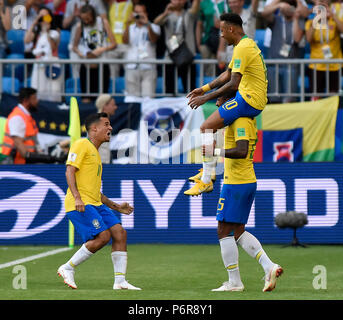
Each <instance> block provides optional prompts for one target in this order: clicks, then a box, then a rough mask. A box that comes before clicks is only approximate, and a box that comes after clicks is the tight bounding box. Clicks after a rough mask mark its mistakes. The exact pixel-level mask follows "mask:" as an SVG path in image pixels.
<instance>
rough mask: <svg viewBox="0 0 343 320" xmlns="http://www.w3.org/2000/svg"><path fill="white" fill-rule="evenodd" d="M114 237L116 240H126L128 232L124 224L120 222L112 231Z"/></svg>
mask: <svg viewBox="0 0 343 320" xmlns="http://www.w3.org/2000/svg"><path fill="white" fill-rule="evenodd" d="M112 238H113V240H114V241H115V242H126V239H127V232H126V230H125V229H124V228H123V227H122V225H120V224H118V225H116V226H115V229H114V230H113V232H112Z"/></svg>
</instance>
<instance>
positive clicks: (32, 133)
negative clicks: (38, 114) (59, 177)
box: [1, 107, 38, 164]
mask: <svg viewBox="0 0 343 320" xmlns="http://www.w3.org/2000/svg"><path fill="white" fill-rule="evenodd" d="M14 116H20V117H22V118H23V120H24V121H25V125H26V131H25V137H24V145H25V146H28V151H29V152H36V151H37V150H36V145H37V134H38V128H37V125H36V121H35V119H33V118H32V117H31V115H28V114H26V113H25V112H24V111H23V110H21V109H20V108H19V107H15V108H14V109H13V111H12V112H11V113H10V114H9V116H8V118H7V121H6V125H5V134H4V140H3V143H2V150H1V153H2V154H4V155H6V156H9V155H11V153H12V151H13V150H14V148H15V147H14V141H13V139H12V137H11V136H10V131H9V127H8V123H9V121H10V119H11V118H13V117H14ZM25 163H26V160H25V158H23V157H22V156H21V155H20V153H19V152H18V151H16V152H15V156H14V164H25Z"/></svg>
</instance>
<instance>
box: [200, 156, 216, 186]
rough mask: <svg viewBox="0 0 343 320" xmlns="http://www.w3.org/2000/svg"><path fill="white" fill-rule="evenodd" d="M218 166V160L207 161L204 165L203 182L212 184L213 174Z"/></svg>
mask: <svg viewBox="0 0 343 320" xmlns="http://www.w3.org/2000/svg"><path fill="white" fill-rule="evenodd" d="M216 165H217V159H213V160H212V161H207V162H203V163H202V168H203V171H202V176H201V181H202V182H203V183H210V182H211V176H212V173H213V170H215V168H216Z"/></svg>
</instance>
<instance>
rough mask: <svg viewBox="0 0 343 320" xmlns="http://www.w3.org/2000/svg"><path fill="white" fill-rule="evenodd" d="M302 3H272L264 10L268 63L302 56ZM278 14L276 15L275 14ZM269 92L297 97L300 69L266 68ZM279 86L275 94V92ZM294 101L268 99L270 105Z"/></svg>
mask: <svg viewBox="0 0 343 320" xmlns="http://www.w3.org/2000/svg"><path fill="white" fill-rule="evenodd" d="M302 6H303V5H302V3H301V1H300V0H287V1H280V0H274V1H273V2H272V3H271V4H270V5H268V6H266V7H265V8H264V11H263V13H262V16H263V17H264V19H265V20H266V22H267V25H268V27H269V28H270V29H271V30H272V38H271V46H270V49H269V51H268V59H301V58H303V57H304V53H305V37H304V35H305V20H304V18H301V10H303V8H302ZM276 11H279V14H275V12H276ZM267 70H268V92H269V93H271V94H273V93H276V94H277V95H278V94H279V93H287V92H290V93H297V91H298V77H299V65H291V66H289V65H286V64H281V65H278V72H277V69H276V66H275V65H269V66H268V68H267ZM277 84H278V88H279V90H278V92H276V88H277ZM295 100H296V98H295V97H291V96H288V97H283V98H280V96H279V95H278V96H274V97H273V96H271V97H270V98H269V101H270V102H274V103H276V102H281V101H282V102H284V103H287V102H292V101H295Z"/></svg>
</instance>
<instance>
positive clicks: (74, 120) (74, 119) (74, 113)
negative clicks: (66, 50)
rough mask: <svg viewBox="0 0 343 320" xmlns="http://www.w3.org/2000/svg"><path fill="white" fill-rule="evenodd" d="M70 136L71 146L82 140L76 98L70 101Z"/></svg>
mask: <svg viewBox="0 0 343 320" xmlns="http://www.w3.org/2000/svg"><path fill="white" fill-rule="evenodd" d="M68 135H69V136H70V146H71V145H72V144H73V143H74V142H75V141H76V140H78V139H80V138H81V123H80V113H79V106H78V104H77V100H76V98H75V97H71V99H70V110H69V128H68Z"/></svg>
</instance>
